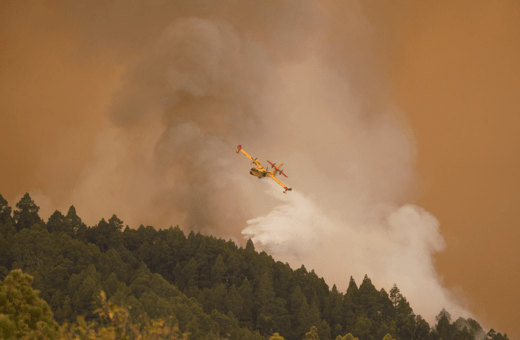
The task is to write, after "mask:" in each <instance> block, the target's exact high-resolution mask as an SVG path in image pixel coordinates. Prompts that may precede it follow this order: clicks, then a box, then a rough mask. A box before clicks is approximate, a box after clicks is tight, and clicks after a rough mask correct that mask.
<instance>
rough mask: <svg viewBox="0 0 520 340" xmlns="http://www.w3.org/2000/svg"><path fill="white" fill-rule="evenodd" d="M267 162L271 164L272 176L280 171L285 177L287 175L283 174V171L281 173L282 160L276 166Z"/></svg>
mask: <svg viewBox="0 0 520 340" xmlns="http://www.w3.org/2000/svg"><path fill="white" fill-rule="evenodd" d="M267 162H269V161H267ZM269 164H271V166H272V167H273V170H271V173H272V174H273V176H275V177H276V175H277V174H278V173H281V174H282V175H284V176H285V177H287V175H286V174H284V173H283V170H282V165H283V162H282V164H280V165H278V166H276V163H274V164H273V163H271V162H269Z"/></svg>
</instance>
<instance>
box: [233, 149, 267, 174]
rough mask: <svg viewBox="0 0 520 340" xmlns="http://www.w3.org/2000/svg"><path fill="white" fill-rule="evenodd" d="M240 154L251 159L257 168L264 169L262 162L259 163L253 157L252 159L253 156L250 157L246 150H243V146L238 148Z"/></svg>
mask: <svg viewBox="0 0 520 340" xmlns="http://www.w3.org/2000/svg"><path fill="white" fill-rule="evenodd" d="M239 152H242V153H243V154H244V155H246V157H247V158H249V159H250V160H251V162H253V163H254V164H255V165H256V166H258V167H260V168H262V169H263V167H262V165H261V163H260V161H257V160H256V158H255V159H253V157H251V155H249V154H248V153H247V152H245V151H244V149H242V145H239V146H238V147H237V153H239ZM264 170H265V169H264Z"/></svg>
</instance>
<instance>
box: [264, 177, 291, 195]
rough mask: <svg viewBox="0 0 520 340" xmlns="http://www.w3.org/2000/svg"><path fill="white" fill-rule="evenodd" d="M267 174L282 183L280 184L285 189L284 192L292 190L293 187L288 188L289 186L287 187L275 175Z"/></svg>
mask: <svg viewBox="0 0 520 340" xmlns="http://www.w3.org/2000/svg"><path fill="white" fill-rule="evenodd" d="M267 176H269V177H271V178H272V179H274V180H275V181H276V183H278V184H280V185H281V186H282V187H283V188H284V189H285V190H284V192H283V193H284V194H285V193H286V192H287V191H291V190H292V188H288V187H286V186H285V184H283V183H282V182H280V181H279V180H278V178H276V177H274V176H273V175H271V174H267Z"/></svg>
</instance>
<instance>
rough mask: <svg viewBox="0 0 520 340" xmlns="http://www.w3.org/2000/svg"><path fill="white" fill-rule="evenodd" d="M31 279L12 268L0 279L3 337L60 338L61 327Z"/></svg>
mask: <svg viewBox="0 0 520 340" xmlns="http://www.w3.org/2000/svg"><path fill="white" fill-rule="evenodd" d="M32 282H33V278H32V277H31V276H30V275H28V274H24V273H22V271H21V270H12V271H11V273H10V274H9V275H8V276H7V277H6V278H5V280H4V282H3V283H1V282H0V333H2V334H0V337H2V338H8V337H9V336H12V337H13V338H16V339H20V338H30V339H41V338H46V339H58V337H59V330H60V328H59V326H58V324H57V323H56V321H54V315H53V313H52V312H51V310H50V308H49V306H48V305H47V303H46V302H45V301H44V300H42V299H41V298H40V297H38V292H37V291H36V290H34V289H32V288H31V284H32Z"/></svg>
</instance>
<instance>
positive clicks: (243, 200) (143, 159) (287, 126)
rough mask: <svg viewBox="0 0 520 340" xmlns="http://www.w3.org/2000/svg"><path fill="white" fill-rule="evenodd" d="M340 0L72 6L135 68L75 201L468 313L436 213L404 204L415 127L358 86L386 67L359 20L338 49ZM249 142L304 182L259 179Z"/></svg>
mask: <svg viewBox="0 0 520 340" xmlns="http://www.w3.org/2000/svg"><path fill="white" fill-rule="evenodd" d="M351 4H353V5H355V4H356V3H355V2H351ZM328 5H330V4H326V3H325V4H315V3H314V2H312V1H284V2H278V1H262V2H256V3H254V4H248V5H246V4H245V2H240V3H238V2H234V1H225V2H222V3H219V6H216V5H214V3H213V2H209V1H192V2H169V3H168V4H163V5H160V4H159V3H154V2H144V1H143V2H141V1H135V2H133V3H132V5H131V6H126V5H125V6H122V7H121V6H118V4H117V3H116V2H114V3H111V5H110V6H108V8H107V6H105V5H100V6H99V7H98V8H96V7H95V6H93V7H89V8H80V7H74V6H72V7H71V8H70V13H71V15H74V16H76V17H77V18H78V21H79V22H82V21H83V22H84V27H85V29H84V36H85V39H86V40H85V41H86V42H87V43H88V44H90V46H91V48H92V52H91V53H96V51H97V50H103V49H107V48H112V49H113V50H114V53H115V54H116V55H118V56H120V58H121V60H122V64H123V66H122V67H123V68H124V70H125V71H124V72H123V76H122V78H121V86H120V88H119V89H118V90H117V91H116V92H115V94H114V95H113V97H112V101H111V104H110V105H109V107H108V109H107V116H108V118H109V120H110V127H108V128H107V129H105V130H104V131H103V132H102V133H101V134H100V135H99V136H98V138H97V140H96V145H95V147H94V157H93V158H92V160H91V161H90V162H89V164H88V165H87V166H86V167H85V168H84V171H83V173H82V176H81V180H80V181H79V184H78V185H76V187H75V189H74V190H73V193H72V196H71V198H70V202H74V204H75V205H76V207H77V208H78V211H79V212H80V214H81V215H82V216H87V218H86V222H87V223H89V224H95V223H96V222H97V221H99V219H100V218H101V217H108V216H109V215H110V214H112V213H116V214H117V215H118V217H120V218H122V219H123V220H124V221H125V222H126V223H127V224H129V225H130V226H132V227H137V226H138V225H139V224H145V225H147V224H148V225H154V226H155V227H158V228H164V227H168V226H170V225H176V224H179V225H180V226H181V227H182V228H183V229H185V230H188V229H194V230H199V231H202V232H204V233H207V234H213V235H216V236H220V237H226V238H229V237H231V238H233V239H235V240H236V241H237V242H243V241H244V236H245V237H252V239H253V240H254V241H255V243H256V244H257V245H258V246H259V247H261V248H265V249H268V250H269V251H270V252H271V253H273V254H275V255H276V256H277V258H278V257H279V258H280V259H284V260H285V261H289V262H290V263H291V264H292V265H293V266H299V265H300V264H302V263H305V265H306V267H307V268H309V269H310V268H314V269H315V270H316V272H317V273H318V274H319V275H323V276H324V277H325V278H326V280H327V282H328V283H329V284H330V285H332V284H334V283H335V284H337V285H338V287H339V288H341V289H345V288H346V285H347V283H348V278H349V277H350V275H353V276H354V277H355V278H356V279H357V280H358V282H359V280H360V279H361V278H362V277H363V275H364V274H368V275H369V276H370V277H371V278H372V279H373V281H374V283H375V284H376V286H378V287H381V286H383V287H385V288H386V289H389V288H390V287H391V285H392V284H393V283H396V284H397V285H398V286H399V287H400V289H401V291H402V293H403V294H404V295H405V296H406V297H407V298H408V299H409V300H410V301H411V304H412V306H414V308H415V312H416V313H417V314H421V315H423V317H425V318H426V319H427V320H428V321H430V322H432V321H433V320H434V315H435V314H437V313H438V312H439V310H440V309H441V308H442V307H447V308H452V310H454V312H455V313H454V314H457V313H460V314H462V315H467V312H465V311H464V310H463V309H461V308H460V307H458V305H457V304H456V303H455V302H453V301H452V300H451V298H450V294H449V293H448V292H447V291H446V290H445V289H444V288H443V287H442V284H441V280H440V278H439V277H437V275H436V272H435V269H434V265H433V260H432V255H433V254H434V253H435V252H438V251H441V250H442V249H443V246H444V243H443V240H442V237H441V236H440V235H439V231H438V222H437V221H436V219H435V218H434V217H433V216H431V215H430V214H428V213H427V212H425V211H423V210H422V209H421V208H419V207H416V206H413V205H408V204H405V203H406V202H407V201H408V200H409V199H410V198H411V190H412V189H413V185H414V181H415V178H414V172H413V171H414V169H413V166H414V158H415V149H414V145H413V139H412V138H411V136H410V134H409V133H408V134H407V131H406V127H403V124H402V121H399V120H398V119H397V118H396V117H397V114H398V112H397V110H396V109H395V108H394V107H392V105H391V103H390V102H388V101H387V100H385V99H384V98H385V95H386V94H385V93H381V94H380V95H378V94H370V91H368V92H367V91H359V88H357V86H358V85H357V83H356V81H357V80H359V79H362V78H363V77H364V75H366V78H367V79H370V80H371V81H374V82H375V81H377V79H378V77H377V76H375V75H374V74H373V72H374V71H373V70H372V71H370V72H369V71H366V73H364V70H368V68H369V67H367V66H366V65H371V63H373V61H367V64H366V65H365V67H363V61H362V60H363V59H362V58H360V57H359V53H360V52H357V51H356V49H355V48H356V47H357V45H356V43H357V42H358V41H359V40H360V39H363V38H366V39H369V38H370V31H369V29H368V27H367V26H366V23H365V22H363V21H362V20H361V23H360V24H359V25H357V24H356V25H354V24H353V26H352V27H350V28H349V29H350V30H347V31H346V33H345V34H346V36H347V37H346V38H345V39H342V40H341V41H339V42H340V44H339V45H338V46H339V47H336V46H335V44H336V41H335V40H334V39H333V37H336V35H337V32H333V29H334V25H333V24H331V23H329V22H328V19H330V18H329V17H328V15H331V10H330V8H329V6H328ZM123 7H124V8H123ZM348 10H349V18H363V15H362V13H361V10H360V8H359V6H351V7H349V8H348ZM144 13H146V14H144ZM92 18H94V19H92ZM336 28H337V27H336ZM354 31H355V32H356V33H355V34H354ZM360 32H361V33H360ZM323 37H325V38H326V39H322V38H323ZM349 47H351V48H349ZM365 49H366V47H365ZM342 54H345V59H344V60H343V59H341V58H340V57H339V56H340V55H342ZM349 61H353V62H354V65H355V67H350V66H349V64H348V63H349ZM374 88H375V89H378V90H380V91H383V90H384V89H385V86H384V85H381V84H375V85H374ZM367 93H369V94H367ZM370 98H377V102H378V105H374V104H373V103H372V102H371V101H370V100H369V99H370ZM238 144H242V145H243V147H244V148H245V149H246V150H247V151H248V152H250V153H251V154H252V155H254V156H255V157H257V156H258V157H259V160H261V161H262V162H263V163H264V164H266V163H265V161H266V160H267V159H268V158H267V157H269V160H271V161H276V162H281V161H285V162H286V166H285V169H286V172H287V174H288V175H289V178H288V179H287V184H288V185H289V186H292V187H294V188H295V190H294V191H293V192H291V193H290V194H288V195H286V196H282V195H281V193H280V191H281V188H279V187H276V184H273V183H271V182H269V181H265V180H257V179H255V178H253V177H251V176H249V175H248V164H247V163H248V161H247V159H245V158H244V157H243V156H242V155H236V154H235V153H234V152H233V151H234V150H235V148H236V146H237V145H238ZM284 180H285V179H284ZM266 188H267V192H265V190H266ZM280 202H281V203H280Z"/></svg>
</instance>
